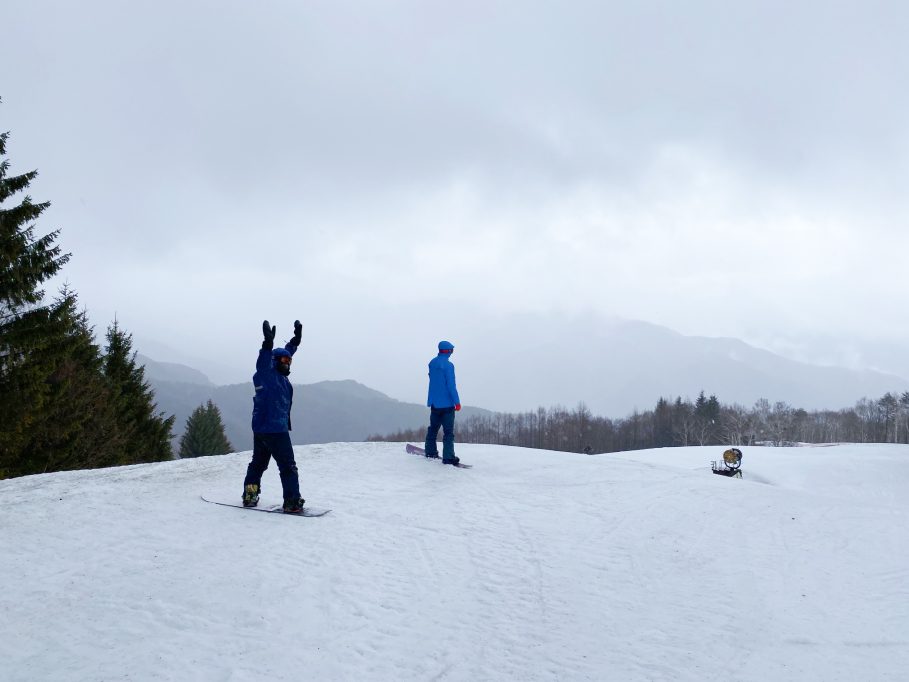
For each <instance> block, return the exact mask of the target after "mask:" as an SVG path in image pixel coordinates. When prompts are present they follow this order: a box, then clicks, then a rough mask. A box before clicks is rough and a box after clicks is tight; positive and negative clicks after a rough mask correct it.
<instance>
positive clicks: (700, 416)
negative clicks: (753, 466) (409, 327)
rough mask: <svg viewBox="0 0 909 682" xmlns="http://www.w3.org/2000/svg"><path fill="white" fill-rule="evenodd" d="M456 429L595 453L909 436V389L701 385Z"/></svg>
mask: <svg viewBox="0 0 909 682" xmlns="http://www.w3.org/2000/svg"><path fill="white" fill-rule="evenodd" d="M456 433H457V440H458V442H461V443H486V444H493V445H514V446H520V447H528V448H540V449H544V450H558V451H563V452H588V453H591V454H595V453H603V452H620V451H623V450H640V449H645V448H659V447H680V446H688V445H778V446H779V445H793V444H796V443H834V442H849V443H909V391H907V392H904V393H902V394H900V395H898V394H896V393H887V394H885V395H884V396H883V397H881V398H880V399H878V400H869V399H867V398H862V399H861V400H859V401H858V402H857V403H856V404H855V406H854V407H852V408H846V409H841V410H815V411H811V412H809V411H807V410H804V409H801V408H795V407H792V406H791V405H789V404H788V403H785V402H782V401H778V402H775V403H771V402H770V401H769V400H766V399H763V398H762V399H761V400H758V401H757V402H756V403H755V404H754V405H753V406H752V407H751V408H746V407H744V406H742V405H737V404H732V405H723V404H721V403H720V402H719V400H718V399H717V397H716V396H714V395H711V396H705V395H704V393H703V391H702V392H701V393H700V395H699V396H698V398H697V399H696V400H695V401H693V402H692V401H691V400H688V399H685V400H683V399H682V398H675V399H674V400H668V399H666V398H660V399H659V400H658V401H657V404H656V406H655V407H654V409H652V410H647V411H645V412H634V413H632V414H631V415H629V416H628V417H625V418H624V419H609V418H608V417H598V416H595V415H593V414H592V413H591V412H590V410H589V409H588V408H587V406H586V405H584V404H583V403H581V404H579V405H578V406H577V407H575V408H574V409H567V408H564V407H561V406H556V407H551V408H542V407H541V408H539V409H537V410H536V411H534V412H522V413H515V414H512V413H492V414H489V415H474V416H471V417H466V418H463V419H460V420H458V422H457V425H456ZM425 437H426V431H425V429H422V428H421V429H410V430H403V431H398V432H396V433H392V434H389V435H385V436H378V435H376V436H370V438H369V440H372V441H415V442H421V441H423V440H424V439H425Z"/></svg>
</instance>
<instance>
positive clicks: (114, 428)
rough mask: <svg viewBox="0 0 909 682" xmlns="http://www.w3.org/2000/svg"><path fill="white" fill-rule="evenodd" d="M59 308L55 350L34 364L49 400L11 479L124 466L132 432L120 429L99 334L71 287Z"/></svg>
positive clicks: (54, 326)
mask: <svg viewBox="0 0 909 682" xmlns="http://www.w3.org/2000/svg"><path fill="white" fill-rule="evenodd" d="M55 307H56V309H57V310H58V311H59V314H58V315H57V316H56V317H57V319H55V320H54V323H53V324H52V325H51V330H52V331H53V332H54V336H55V341H54V350H53V352H52V353H51V352H49V353H44V354H41V355H38V356H37V357H36V358H35V360H34V364H35V366H36V367H37V368H38V369H40V371H41V374H42V375H43V376H44V377H45V379H44V381H43V382H42V385H43V387H44V396H43V397H44V399H43V401H42V405H41V409H40V410H38V411H37V412H35V413H34V414H33V415H32V418H31V428H30V429H29V430H28V440H27V442H26V444H25V446H24V447H23V448H22V451H21V454H20V457H19V458H18V466H17V469H16V470H14V471H13V472H12V475H22V474H29V473H41V472H46V471H60V470H68V469H87V468H96V467H102V466H111V465H115V464H121V463H123V462H122V459H121V455H122V452H123V451H124V449H125V448H126V444H127V440H126V439H127V436H128V434H126V433H124V432H123V430H121V429H120V428H119V424H118V420H119V415H118V414H117V411H116V409H115V408H116V404H115V402H114V401H113V400H112V399H111V396H112V391H111V389H110V386H109V385H108V382H107V381H106V379H105V377H104V375H103V374H102V372H101V366H102V362H103V358H102V356H101V349H100V348H99V347H98V345H97V344H96V343H95V340H94V330H93V329H92V327H91V326H90V325H89V323H88V319H87V315H86V313H85V312H84V311H81V312H80V311H78V310H77V297H76V295H75V293H73V292H71V291H70V290H69V289H68V288H64V289H63V291H62V292H61V294H60V296H59V298H58V299H57V300H56V301H55Z"/></svg>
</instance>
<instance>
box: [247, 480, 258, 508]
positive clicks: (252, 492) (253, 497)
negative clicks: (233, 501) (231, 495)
mask: <svg viewBox="0 0 909 682" xmlns="http://www.w3.org/2000/svg"><path fill="white" fill-rule="evenodd" d="M257 504H259V486H258V485H256V484H255V483H249V484H247V486H246V487H245V488H244V489H243V506H244V507H255V506H256V505H257Z"/></svg>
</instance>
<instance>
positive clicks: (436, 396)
mask: <svg viewBox="0 0 909 682" xmlns="http://www.w3.org/2000/svg"><path fill="white" fill-rule="evenodd" d="M460 403H461V399H460V398H459V397H458V387H457V385H456V384H455V368H454V365H453V364H451V359H450V357H449V354H448V353H439V354H438V355H437V356H436V357H434V358H433V359H432V360H431V361H430V363H429V397H428V398H427V399H426V406H427V407H435V408H438V409H441V408H443V407H454V406H455V405H459V404H460Z"/></svg>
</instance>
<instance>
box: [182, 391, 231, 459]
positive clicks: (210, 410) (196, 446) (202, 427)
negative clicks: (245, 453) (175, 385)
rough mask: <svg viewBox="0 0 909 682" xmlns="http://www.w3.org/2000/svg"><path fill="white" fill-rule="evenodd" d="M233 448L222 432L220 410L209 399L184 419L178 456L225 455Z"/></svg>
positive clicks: (222, 425)
mask: <svg viewBox="0 0 909 682" xmlns="http://www.w3.org/2000/svg"><path fill="white" fill-rule="evenodd" d="M233 450H234V448H233V446H232V445H231V444H230V441H229V440H227V436H226V435H225V434H224V422H223V421H222V420H221V410H219V409H218V406H217V405H215V404H214V403H213V402H212V401H211V400H209V401H208V404H206V405H199V407H197V408H196V409H195V410H193V413H192V414H191V415H189V417H188V418H187V419H186V429H185V431H184V432H183V436H182V437H181V438H180V457H201V456H203V455H226V454H227V453H228V452H233Z"/></svg>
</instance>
